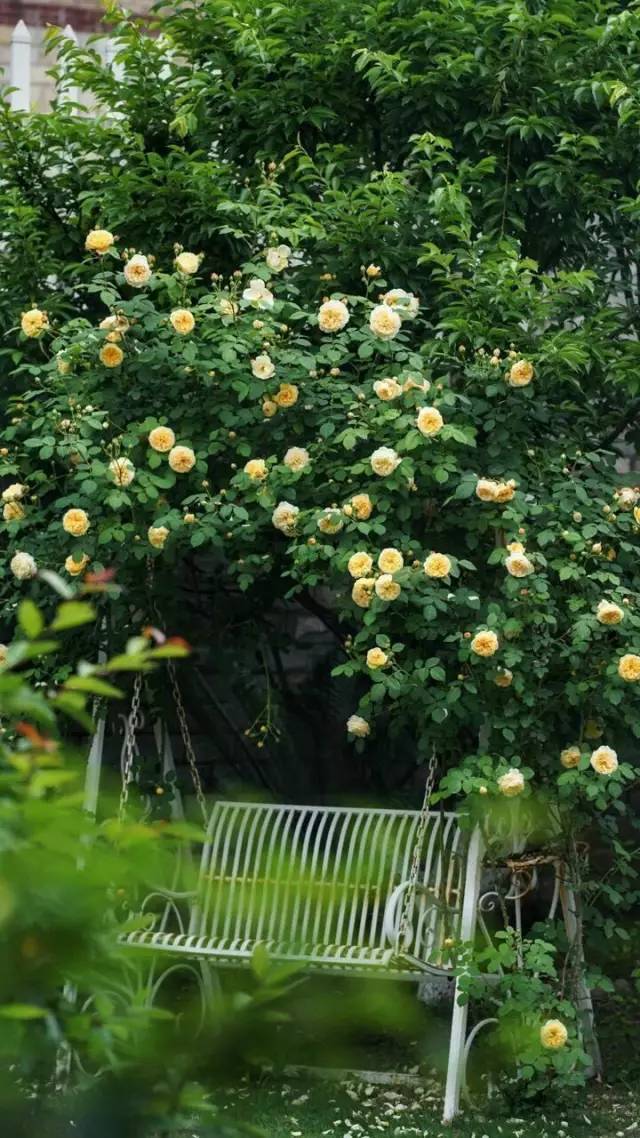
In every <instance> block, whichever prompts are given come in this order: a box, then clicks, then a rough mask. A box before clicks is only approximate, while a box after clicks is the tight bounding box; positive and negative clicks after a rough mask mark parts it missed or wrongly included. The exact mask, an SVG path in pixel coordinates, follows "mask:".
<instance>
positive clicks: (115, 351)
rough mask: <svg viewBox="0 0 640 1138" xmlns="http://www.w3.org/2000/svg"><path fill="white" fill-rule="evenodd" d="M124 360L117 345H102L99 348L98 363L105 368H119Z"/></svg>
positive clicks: (121, 351) (122, 353)
mask: <svg viewBox="0 0 640 1138" xmlns="http://www.w3.org/2000/svg"><path fill="white" fill-rule="evenodd" d="M123 359H124V352H123V350H122V348H119V347H118V345H117V344H103V345H102V347H101V348H100V363H102V364H104V366H105V367H119V366H120V364H121V363H122V361H123Z"/></svg>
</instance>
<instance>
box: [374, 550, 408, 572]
mask: <svg viewBox="0 0 640 1138" xmlns="http://www.w3.org/2000/svg"><path fill="white" fill-rule="evenodd" d="M403 566H404V557H403V556H402V554H401V552H400V550H399V549H383V550H382V553H381V554H380V556H379V558H378V569H379V570H380V572H381V573H399V572H400V570H401V569H402V568H403Z"/></svg>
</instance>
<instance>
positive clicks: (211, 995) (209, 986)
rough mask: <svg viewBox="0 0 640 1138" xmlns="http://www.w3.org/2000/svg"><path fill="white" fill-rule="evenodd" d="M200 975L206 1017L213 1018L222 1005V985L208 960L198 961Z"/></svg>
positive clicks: (215, 970)
mask: <svg viewBox="0 0 640 1138" xmlns="http://www.w3.org/2000/svg"><path fill="white" fill-rule="evenodd" d="M200 975H201V976H202V995H203V999H204V1004H205V1009H206V1012H207V1015H210V1016H211V1017H215V1016H217V1015H219V1014H220V1008H221V1005H222V984H221V983H220V977H219V975H218V972H217V969H215V968H214V967H213V966H212V965H211V964H209V961H208V960H201V961H200Z"/></svg>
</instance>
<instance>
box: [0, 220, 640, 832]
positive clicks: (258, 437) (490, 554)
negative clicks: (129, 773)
mask: <svg viewBox="0 0 640 1138" xmlns="http://www.w3.org/2000/svg"><path fill="white" fill-rule="evenodd" d="M86 246H87V250H88V256H89V257H93V259H94V261H95V277H94V280H93V284H92V285H91V289H90V291H91V292H92V293H94V294H98V295H99V297H100V300H101V301H102V303H103V304H104V307H105V315H104V318H103V319H101V320H100V321H99V322H98V323H97V326H96V325H95V324H92V323H90V322H89V321H87V320H85V319H82V318H79V319H75V320H73V321H71V322H70V323H69V324H68V325H66V326H62V327H58V326H53V325H52V324H51V323H50V321H49V318H48V316H47V314H46V312H44V311H41V310H40V309H39V308H38V306H37V303H36V302H35V301H34V304H33V306H32V308H31V309H29V311H27V312H25V314H24V316H23V318H22V322H21V330H19V332H18V335H20V336H22V338H23V339H24V340H25V341H30V342H31V345H32V351H31V353H30V355H29V359H28V362H27V363H26V364H25V365H24V366H23V367H22V371H21V376H22V380H23V391H22V393H21V394H20V395H19V396H17V397H16V398H15V399H14V400H13V403H12V406H11V409H10V410H11V421H10V426H9V427H8V429H7V430H6V432H5V437H4V439H3V440H2V442H3V446H2V448H1V455H0V463H1V466H0V471H1V473H2V475H3V477H4V478H5V479H6V487H5V489H4V491H3V493H2V499H3V519H4V520H3V528H4V531H5V549H6V552H5V556H4V562H3V577H2V590H3V599H4V602H5V604H9V605H11V604H12V603H15V601H16V600H17V599H18V598H19V597H20V596H22V595H24V592H25V589H27V588H29V587H33V585H31V586H30V582H32V581H33V578H34V576H35V575H36V574H37V573H38V570H42V569H50V570H51V569H53V570H55V571H57V572H59V573H62V574H63V575H66V576H67V577H70V578H74V577H78V576H80V575H81V574H83V573H84V572H86V571H87V570H89V571H91V572H95V571H99V570H101V569H102V568H105V567H110V568H115V569H116V570H117V574H118V580H119V582H120V583H121V584H122V585H123V586H125V589H124V592H123V596H122V599H121V600H120V602H113V603H114V604H116V603H120V605H121V606H122V608H123V612H122V619H124V620H127V619H129V614H130V612H131V611H132V610H133V609H134V608H135V604H136V600H137V599H138V600H139V598H140V597H141V596H142V595H143V593H144V589H145V580H146V577H145V574H146V564H145V563H146V562H147V561H148V559H149V558H151V559H152V560H153V562H154V565H155V571H156V573H157V574H158V576H159V578H160V577H162V578H166V579H172V578H173V579H176V580H177V579H179V577H180V574H181V566H182V565H183V563H184V560H185V558H186V557H188V556H193V555H195V556H196V557H197V556H199V555H200V554H205V553H211V552H215V554H216V558H217V560H216V561H215V563H214V568H213V569H212V570H211V572H212V573H213V575H214V577H215V578H219V577H220V576H221V575H224V577H225V578H226V579H229V578H231V579H232V580H233V581H235V583H236V585H237V586H238V587H239V588H240V589H242V590H248V589H251V588H252V587H253V586H254V585H255V584H256V583H259V582H261V581H263V580H265V579H271V580H272V581H276V582H278V583H279V588H280V591H281V592H283V593H285V594H287V595H295V594H301V595H302V594H304V595H312V596H315V597H316V599H317V600H318V603H321V604H322V605H324V606H325V607H326V608H327V609H328V610H330V611H332V612H333V613H334V615H336V616H337V618H338V620H339V621H340V622H341V623H342V625H343V627H344V650H345V659H344V661H343V663H341V664H340V665H339V666H338V667H337V669H336V671H337V673H338V674H343V675H348V676H351V677H356V679H357V680H358V682H359V688H360V691H361V698H360V700H359V703H358V702H356V705H355V706H354V707H353V713H352V715H351V716H350V717H349V718H348V722H347V723H346V724H345V730H346V731H348V733H349V735H350V737H351V738H352V740H353V743H354V746H357V747H359V748H362V747H366V746H367V742H368V740H369V739H370V738H371V737H375V736H376V734H377V733H379V732H380V731H381V730H384V731H388V732H391V733H393V732H398V731H401V730H404V729H407V728H409V729H410V731H411V733H412V736H413V738H416V739H417V740H418V748H419V752H420V753H422V754H425V755H426V754H427V753H428V752H429V750H430V748H431V745H432V743H433V742H434V741H435V742H436V743H437V748H438V754H439V757H440V762H441V764H442V766H443V768H444V769H445V770H446V771H447V774H446V776H445V779H444V781H443V782H442V784H441V790H442V791H444V792H448V793H460V792H461V791H462V792H464V793H466V794H467V795H469V796H470V798H471V799H475V798H476V797H477V796H478V795H482V796H485V795H486V794H487V793H489V794H491V795H492V796H494V798H495V799H496V801H499V800H500V799H504V798H520V796H523V801H524V800H525V799H526V798H528V797H532V796H533V799H534V800H535V802H538V803H539V802H540V801H543V802H545V803H546V802H548V801H549V799H552V800H553V803H554V804H555V805H554V809H555V808H557V810H559V811H560V815H558V816H559V817H560V816H561V812H562V804H563V802H565V801H566V802H570V803H571V806H572V809H574V808H575V806H576V803H579V804H580V808H581V809H582V808H584V809H585V810H586V811H587V813H588V811H589V809H590V808H591V807H593V806H595V807H598V808H605V807H607V806H609V805H611V804H615V802H616V801H617V800H618V799H619V797H620V795H621V793H622V791H623V788H624V783H625V781H628V780H630V779H631V777H632V769H631V767H630V766H629V764H628V763H627V762H625V761H624V759H625V752H626V750H628V746H629V739H630V738H632V737H633V736H635V735H637V734H638V731H639V730H640V727H639V726H638V717H637V698H638V691H640V682H639V681H640V622H639V619H638V615H637V596H638V592H637V589H638V571H637V556H636V549H637V534H638V529H639V527H640V493H639V490H638V487H637V486H635V485H634V484H633V479H632V478H627V479H625V478H624V477H622V476H621V475H619V474H618V473H617V472H616V468H615V461H614V460H615V455H614V453H613V452H612V451H611V450H610V449H609V443H608V442H607V441H606V440H604V441H603V440H601V441H599V435H600V434H601V430H602V429H601V427H600V425H599V424H600V420H601V418H602V417H603V416H604V415H605V412H606V414H610V405H611V402H612V401H614V402H615V400H616V398H617V395H616V387H615V375H614V369H613V367H612V364H613V362H614V361H615V359H616V358H619V357H620V355H621V354H622V353H624V351H625V350H626V348H625V341H624V338H623V337H622V336H619V337H618V338H616V336H612V335H611V331H610V326H609V318H608V316H607V310H606V308H604V307H601V306H599V304H598V302H597V298H595V297H594V286H593V282H592V280H591V278H590V277H589V275H588V274H586V273H585V274H575V273H574V274H565V275H562V274H560V275H558V276H557V277H555V278H553V279H551V278H544V277H541V276H540V275H539V274H537V272H536V271H535V266H532V265H531V263H529V262H524V261H520V260H518V258H517V256H516V255H515V254H514V252H513V250H511V249H509V250H507V251H505V250H502V251H501V252H500V253H499V254H496V253H495V251H493V252H490V251H487V250H482V249H481V248H479V247H478V246H474V247H473V248H471V249H470V250H468V251H466V252H463V253H460V254H459V256H458V260H457V262H456V264H455V265H454V266H453V267H455V269H456V271H455V272H453V271H450V270H451V265H450V264H447V265H446V266H444V267H442V266H441V267H440V268H438V267H437V266H436V267H434V282H435V283H436V285H437V291H438V290H439V291H438V296H439V300H438V311H425V309H424V306H421V304H420V299H419V298H418V297H417V296H416V295H414V294H412V293H411V292H409V291H407V290H406V289H402V288H395V287H393V282H387V281H386V280H385V279H384V277H383V275H382V270H381V269H380V268H379V266H369V268H368V269H364V268H363V272H362V283H361V287H360V289H359V290H358V291H357V292H349V293H347V292H344V291H342V289H341V288H340V284H339V282H338V281H336V280H335V279H334V278H333V276H332V274H331V273H326V272H319V273H318V286H317V297H316V299H315V300H313V302H306V301H305V302H304V303H303V302H302V299H301V294H300V293H299V291H298V287H297V283H296V281H297V276H296V268H295V266H294V265H293V263H292V254H291V249H290V248H289V247H288V246H286V245H276V244H273V245H270V246H267V247H265V249H264V250H263V251H262V253H261V255H260V256H259V257H256V258H255V259H254V261H253V262H251V263H249V264H247V265H245V266H243V268H242V269H241V270H238V271H237V272H236V273H234V274H233V275H232V276H231V277H230V278H228V279H221V278H218V277H216V275H215V274H214V277H213V278H212V279H211V280H210V281H208V282H203V281H200V280H199V265H200V258H199V256H198V254H197V253H195V252H191V251H189V250H188V249H183V248H182V247H176V255H175V261H174V263H173V264H167V265H161V264H156V263H155V260H154V258H153V256H152V255H151V254H150V253H148V252H140V251H132V250H129V251H125V252H124V253H123V254H122V255H121V254H120V253H118V250H117V239H116V238H115V237H114V236H113V234H112V233H111V232H110V231H108V230H102V229H98V230H95V231H92V232H91V233H90V234H88V236H87V241H86ZM123 259H124V264H123ZM374 269H375V271H373V270H374ZM305 271H306V272H307V275H308V266H306V267H305ZM585 306H587V308H588V310H589V316H588V319H584V318H582V319H580V320H578V319H576V317H575V313H576V312H577V311H578V310H579V309H580V311H582V312H583V313H584V309H585ZM609 442H610V441H609ZM36 587H37V586H36ZM484 808H485V809H486V803H485V804H484Z"/></svg>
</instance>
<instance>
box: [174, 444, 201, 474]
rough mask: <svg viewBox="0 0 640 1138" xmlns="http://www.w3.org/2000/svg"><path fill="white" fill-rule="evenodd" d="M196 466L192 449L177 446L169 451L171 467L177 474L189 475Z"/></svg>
mask: <svg viewBox="0 0 640 1138" xmlns="http://www.w3.org/2000/svg"><path fill="white" fill-rule="evenodd" d="M195 464H196V456H195V454H194V453H193V451H192V450H191V447H184V446H177V447H172V448H171V450H170V451H169V466H170V467H171V469H172V470H174V471H175V473H176V474H188V472H189V471H190V470H192V469H193V467H194V466H195Z"/></svg>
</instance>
